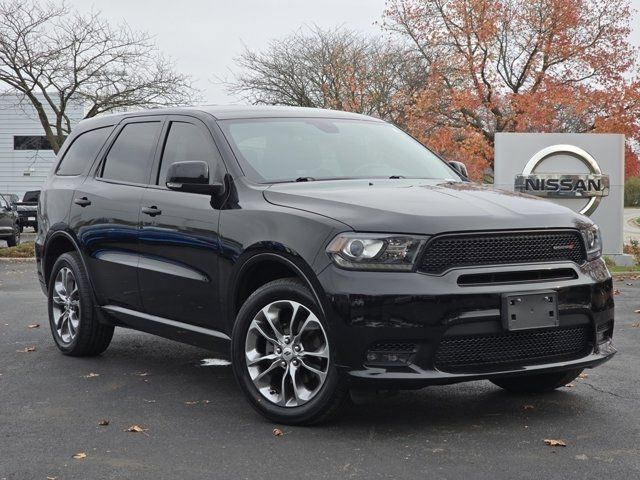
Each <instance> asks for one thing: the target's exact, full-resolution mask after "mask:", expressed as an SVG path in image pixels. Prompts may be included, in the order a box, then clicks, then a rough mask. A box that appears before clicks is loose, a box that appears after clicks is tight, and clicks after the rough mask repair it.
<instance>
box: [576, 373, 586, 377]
mask: <svg viewBox="0 0 640 480" xmlns="http://www.w3.org/2000/svg"><path fill="white" fill-rule="evenodd" d="M578 378H589V374H588V373H581V374H580V375H578Z"/></svg>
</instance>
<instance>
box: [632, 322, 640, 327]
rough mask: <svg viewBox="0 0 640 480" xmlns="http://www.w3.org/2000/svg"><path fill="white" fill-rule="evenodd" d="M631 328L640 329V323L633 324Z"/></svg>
mask: <svg viewBox="0 0 640 480" xmlns="http://www.w3.org/2000/svg"><path fill="white" fill-rule="evenodd" d="M631 328H640V323H632V324H631Z"/></svg>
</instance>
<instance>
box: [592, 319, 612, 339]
mask: <svg viewBox="0 0 640 480" xmlns="http://www.w3.org/2000/svg"><path fill="white" fill-rule="evenodd" d="M612 336H613V322H611V321H609V322H607V323H603V324H600V325H598V328H597V329H596V342H597V343H604V342H607V341H609V340H611V337H612Z"/></svg>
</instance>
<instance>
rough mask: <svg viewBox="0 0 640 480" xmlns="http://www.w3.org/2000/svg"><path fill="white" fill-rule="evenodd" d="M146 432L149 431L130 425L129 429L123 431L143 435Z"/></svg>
mask: <svg viewBox="0 0 640 480" xmlns="http://www.w3.org/2000/svg"><path fill="white" fill-rule="evenodd" d="M147 430H149V429H148V428H142V427H141V426H140V425H131V426H130V427H129V428H127V429H126V430H125V432H131V433H145V432H146V431H147Z"/></svg>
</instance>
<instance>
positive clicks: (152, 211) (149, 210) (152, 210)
mask: <svg viewBox="0 0 640 480" xmlns="http://www.w3.org/2000/svg"><path fill="white" fill-rule="evenodd" d="M142 213H144V214H145V215H150V216H152V217H155V216H156V215H160V214H161V213H162V210H160V209H159V208H158V207H156V206H155V205H154V206H153V207H142Z"/></svg>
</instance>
